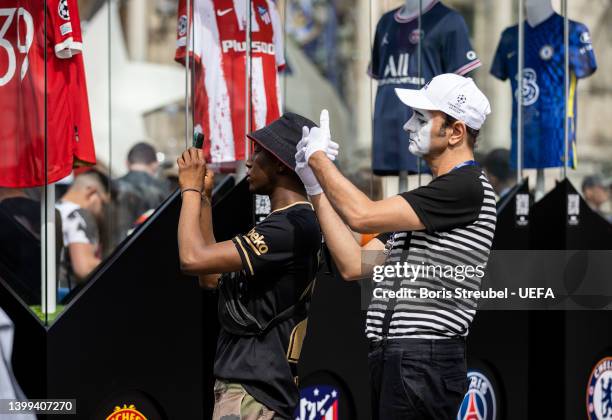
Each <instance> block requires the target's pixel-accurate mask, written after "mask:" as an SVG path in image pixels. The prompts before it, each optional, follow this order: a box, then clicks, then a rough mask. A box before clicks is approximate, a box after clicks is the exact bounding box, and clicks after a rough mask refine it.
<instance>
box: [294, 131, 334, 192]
mask: <svg viewBox="0 0 612 420" xmlns="http://www.w3.org/2000/svg"><path fill="white" fill-rule="evenodd" d="M313 128H315V127H313ZM310 131H311V130H309V129H308V127H302V140H300V142H299V143H298V144H297V146H296V149H297V153H296V154H295V163H296V165H295V172H296V173H297V174H298V176H299V177H300V179H301V180H302V183H303V184H304V188H305V189H306V193H307V194H308V195H309V196H311V197H312V196H315V195H319V194H321V193H322V192H323V189H322V188H321V186H320V185H319V181H318V180H317V177H316V176H315V174H314V172H312V169H311V168H310V166H308V163H306V149H307V146H308V135H309V133H310ZM339 149H340V146H339V145H338V143H336V142H333V141H330V143H329V145H328V149H327V150H326V155H327V157H328V158H329V159H330V160H331V161H334V160H335V159H336V156H338V150H339Z"/></svg>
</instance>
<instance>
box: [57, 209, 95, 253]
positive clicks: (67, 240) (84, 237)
mask: <svg viewBox="0 0 612 420" xmlns="http://www.w3.org/2000/svg"><path fill="white" fill-rule="evenodd" d="M62 230H63V234H64V246H68V245H70V244H92V245H96V244H97V243H98V232H97V227H96V224H95V222H94V220H93V216H91V215H90V214H89V213H88V212H87V211H86V210H83V209H75V210H73V211H71V212H70V213H69V214H68V216H67V217H66V218H64V219H63V220H62Z"/></svg>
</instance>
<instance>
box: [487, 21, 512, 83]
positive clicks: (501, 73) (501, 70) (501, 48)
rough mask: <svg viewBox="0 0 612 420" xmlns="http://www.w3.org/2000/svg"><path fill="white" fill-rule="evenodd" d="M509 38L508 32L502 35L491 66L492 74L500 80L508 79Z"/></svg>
mask: <svg viewBox="0 0 612 420" xmlns="http://www.w3.org/2000/svg"><path fill="white" fill-rule="evenodd" d="M506 44H507V37H506V32H504V33H502V35H501V38H500V39H499V44H497V50H496V51H495V58H494V59H493V64H492V65H491V71H490V72H491V74H492V75H493V76H495V77H497V78H498V79H500V80H506V79H507V78H508V58H507V52H506V51H507V48H506Z"/></svg>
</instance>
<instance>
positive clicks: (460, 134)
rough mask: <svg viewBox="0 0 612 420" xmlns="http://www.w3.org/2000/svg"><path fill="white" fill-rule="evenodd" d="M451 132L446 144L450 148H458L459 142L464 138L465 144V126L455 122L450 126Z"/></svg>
mask: <svg viewBox="0 0 612 420" xmlns="http://www.w3.org/2000/svg"><path fill="white" fill-rule="evenodd" d="M451 128H452V130H453V132H452V134H451V137H450V139H448V142H449V144H450V145H451V146H458V145H459V144H460V143H461V141H462V140H463V139H464V138H465V141H466V142H467V135H468V134H467V127H466V125H465V123H463V122H461V121H455V122H454V123H453V125H452V126H451Z"/></svg>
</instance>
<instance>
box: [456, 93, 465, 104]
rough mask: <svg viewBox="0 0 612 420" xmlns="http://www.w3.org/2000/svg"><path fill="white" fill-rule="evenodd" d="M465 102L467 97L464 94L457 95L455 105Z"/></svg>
mask: <svg viewBox="0 0 612 420" xmlns="http://www.w3.org/2000/svg"><path fill="white" fill-rule="evenodd" d="M466 102H467V98H466V97H465V95H463V94H461V95H459V96H457V105H459V106H461V105H463V104H465V103H466Z"/></svg>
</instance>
